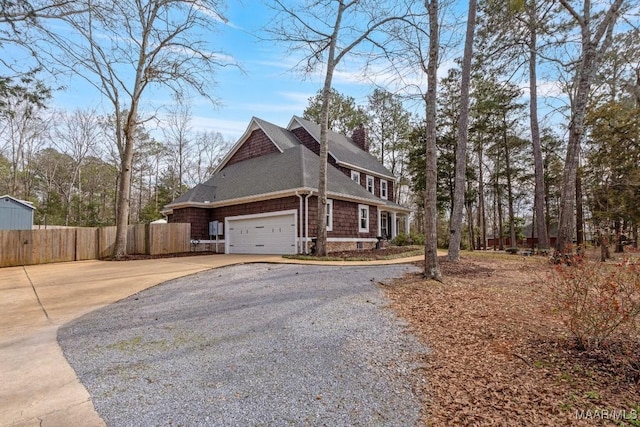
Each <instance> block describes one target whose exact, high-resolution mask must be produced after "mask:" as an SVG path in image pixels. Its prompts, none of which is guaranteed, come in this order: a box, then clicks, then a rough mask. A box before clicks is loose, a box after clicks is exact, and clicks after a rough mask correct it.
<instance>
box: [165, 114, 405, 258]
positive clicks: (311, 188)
mask: <svg viewBox="0 0 640 427" xmlns="http://www.w3.org/2000/svg"><path fill="white" fill-rule="evenodd" d="M319 141H320V126H319V125H317V124H315V123H312V122H310V121H308V120H305V119H302V118H300V117H296V116H294V117H293V118H292V119H291V121H290V123H289V125H288V126H287V128H282V127H279V126H276V125H274V124H271V123H268V122H266V121H264V120H261V119H258V118H253V119H252V120H251V123H250V124H249V126H248V128H247V130H246V132H245V133H244V135H243V136H242V137H241V138H240V139H239V140H238V142H237V143H236V144H235V145H234V146H233V148H232V149H231V150H230V151H229V153H228V154H227V155H226V156H225V157H224V159H223V160H222V161H221V163H220V164H219V165H218V167H217V168H216V170H215V172H214V174H213V176H212V177H211V178H210V179H209V180H208V181H206V182H204V183H202V184H198V185H196V186H195V187H193V188H192V189H190V190H189V191H187V192H186V193H185V194H183V195H181V196H180V197H178V198H177V199H176V200H174V201H173V202H171V203H170V204H168V205H167V206H166V207H165V213H166V214H167V216H168V219H169V222H188V223H191V235H192V238H194V239H199V240H200V241H201V242H209V243H212V242H217V243H218V244H217V245H216V246H217V247H219V248H220V249H219V250H220V251H222V248H224V252H225V253H265V254H295V253H307V252H308V251H309V249H310V247H311V242H312V241H313V239H315V237H316V227H317V224H316V223H317V194H318V168H319V151H320V142H319ZM328 161H329V165H328V172H327V198H328V200H327V247H328V250H329V251H336V250H347V249H356V248H371V247H374V246H375V244H376V243H377V242H378V237H382V238H384V239H392V238H393V237H395V235H396V234H397V233H398V229H399V228H401V229H403V230H405V231H408V230H409V214H410V212H411V210H410V209H407V208H405V207H403V206H400V205H398V204H397V203H395V202H394V188H395V185H396V180H395V177H394V176H393V174H392V173H391V172H390V171H389V170H388V169H387V168H385V167H384V166H383V165H382V164H381V163H380V162H379V161H378V160H377V159H376V158H375V157H374V156H373V155H371V154H370V153H369V146H368V141H367V134H366V130H365V129H364V128H363V127H362V126H361V127H360V128H358V129H356V130H355V131H354V132H353V135H352V136H351V138H349V137H346V136H344V135H340V134H338V133H335V132H330V133H329V159H328ZM212 247H213V246H212Z"/></svg>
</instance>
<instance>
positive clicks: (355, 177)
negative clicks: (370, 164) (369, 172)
mask: <svg viewBox="0 0 640 427" xmlns="http://www.w3.org/2000/svg"><path fill="white" fill-rule="evenodd" d="M351 179H352V180H354V181H355V182H357V183H358V184H360V172H358V171H351Z"/></svg>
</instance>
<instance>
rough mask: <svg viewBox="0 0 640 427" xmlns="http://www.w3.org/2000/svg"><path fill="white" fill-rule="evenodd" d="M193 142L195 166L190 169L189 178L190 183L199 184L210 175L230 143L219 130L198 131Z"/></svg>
mask: <svg viewBox="0 0 640 427" xmlns="http://www.w3.org/2000/svg"><path fill="white" fill-rule="evenodd" d="M195 144H196V150H195V152H196V155H195V158H194V159H193V162H194V163H195V167H193V168H191V169H190V172H191V173H192V174H191V175H190V176H189V179H190V181H191V182H192V183H196V184H199V183H202V182H205V181H206V180H207V179H209V178H210V177H211V175H212V174H213V171H214V170H215V168H216V166H217V165H218V163H220V160H221V159H222V157H223V156H224V153H225V152H226V151H227V150H228V148H229V147H230V146H231V143H230V142H229V141H225V140H224V138H223V136H222V134H221V133H220V132H199V133H198V134H197V135H196V140H195Z"/></svg>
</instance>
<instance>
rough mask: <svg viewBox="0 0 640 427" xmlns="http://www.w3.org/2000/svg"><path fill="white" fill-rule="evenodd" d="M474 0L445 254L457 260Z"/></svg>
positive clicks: (464, 170) (464, 173)
mask: <svg viewBox="0 0 640 427" xmlns="http://www.w3.org/2000/svg"><path fill="white" fill-rule="evenodd" d="M476 11H477V2H476V0H469V14H468V16H467V33H466V36H465V43H464V56H463V59H462V81H461V83H460V117H459V119H458V141H457V142H458V144H457V147H456V178H455V189H454V199H453V209H452V214H451V226H450V230H449V233H450V236H449V238H450V240H449V253H448V258H449V260H450V261H453V262H459V261H460V241H461V239H462V211H463V207H464V193H465V184H466V176H465V175H466V162H467V141H468V139H469V86H470V81H471V59H472V56H473V38H474V33H475V27H476Z"/></svg>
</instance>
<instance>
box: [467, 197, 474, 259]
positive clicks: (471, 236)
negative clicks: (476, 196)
mask: <svg viewBox="0 0 640 427" xmlns="http://www.w3.org/2000/svg"><path fill="white" fill-rule="evenodd" d="M466 205H467V218H468V219H469V224H468V225H469V250H470V251H473V250H474V249H476V248H475V243H474V231H475V230H474V227H475V224H474V223H473V200H467V202H466Z"/></svg>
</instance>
